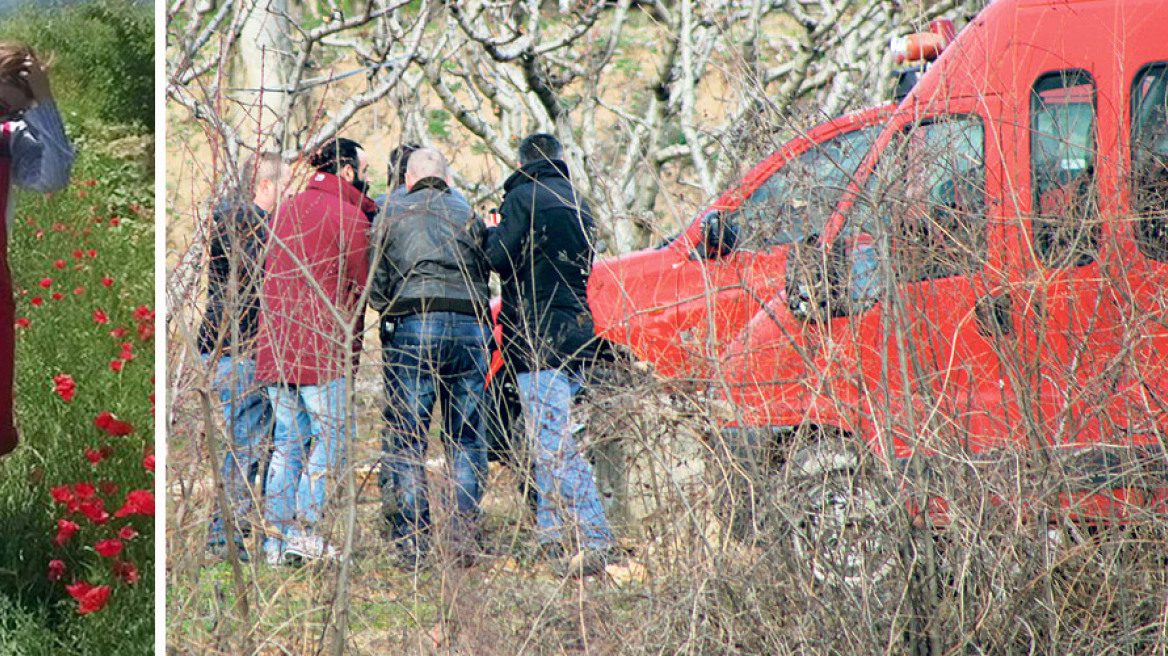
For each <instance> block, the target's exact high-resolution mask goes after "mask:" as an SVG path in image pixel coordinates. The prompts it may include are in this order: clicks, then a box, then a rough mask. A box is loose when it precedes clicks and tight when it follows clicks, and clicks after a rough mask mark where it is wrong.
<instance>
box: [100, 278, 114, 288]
mask: <svg viewBox="0 0 1168 656" xmlns="http://www.w3.org/2000/svg"><path fill="white" fill-rule="evenodd" d="M101 284H102V286H103V287H113V286H114V279H113V278H110V277H109V276H106V277H105V278H102V279H101Z"/></svg>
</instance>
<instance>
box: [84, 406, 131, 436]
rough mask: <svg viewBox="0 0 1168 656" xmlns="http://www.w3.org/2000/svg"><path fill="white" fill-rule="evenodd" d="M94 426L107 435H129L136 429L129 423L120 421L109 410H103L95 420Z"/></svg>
mask: <svg viewBox="0 0 1168 656" xmlns="http://www.w3.org/2000/svg"><path fill="white" fill-rule="evenodd" d="M93 425H94V426H97V427H98V428H99V429H100V430H102V431H103V432H105V433H106V434H107V435H114V436H119V435H129V434H130V433H132V432H134V427H133V426H132V425H130V424H129V423H128V422H124V421H121V420H119V419H118V418H117V415H115V414H114V413H112V412H110V411H109V410H102V411H101V413H100V414H98V415H97V418H96V419H94V420H93Z"/></svg>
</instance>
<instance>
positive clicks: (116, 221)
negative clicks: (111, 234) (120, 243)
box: [109, 216, 122, 228]
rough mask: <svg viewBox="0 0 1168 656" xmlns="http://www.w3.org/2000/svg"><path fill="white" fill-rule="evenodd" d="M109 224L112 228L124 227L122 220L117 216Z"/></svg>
mask: <svg viewBox="0 0 1168 656" xmlns="http://www.w3.org/2000/svg"><path fill="white" fill-rule="evenodd" d="M109 224H110V227H111V228H116V227H118V226H120V225H122V220H121V219H119V218H118V217H116V216H113V217H110V220H109Z"/></svg>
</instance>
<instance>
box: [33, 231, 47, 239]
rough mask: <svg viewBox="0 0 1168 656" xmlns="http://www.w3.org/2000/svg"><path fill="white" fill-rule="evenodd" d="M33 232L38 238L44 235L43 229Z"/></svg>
mask: <svg viewBox="0 0 1168 656" xmlns="http://www.w3.org/2000/svg"><path fill="white" fill-rule="evenodd" d="M35 234H36V238H37V239H40V238H41V237H44V236H45V231H44V230H37V231H36V233H35Z"/></svg>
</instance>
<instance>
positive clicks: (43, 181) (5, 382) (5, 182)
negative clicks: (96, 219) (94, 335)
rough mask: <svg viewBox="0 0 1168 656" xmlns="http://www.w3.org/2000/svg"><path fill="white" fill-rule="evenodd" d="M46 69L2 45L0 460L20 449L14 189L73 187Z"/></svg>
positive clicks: (25, 52)
mask: <svg viewBox="0 0 1168 656" xmlns="http://www.w3.org/2000/svg"><path fill="white" fill-rule="evenodd" d="M45 68H46V67H45V66H44V65H43V64H41V62H40V61H38V60H37V58H36V55H35V54H34V53H33V51H32V49H31V48H29V47H28V46H26V45H24V44H23V43H19V42H15V41H0V123H2V124H3V125H2V126H0V211H3V212H4V220H3V221H0V454H5V453H9V452H11V451H12V450H13V449H15V448H16V438H17V432H16V425H15V423H14V421H13V417H12V379H13V370H14V357H15V350H16V336H15V326H14V322H15V320H16V307H15V305H16V304H15V301H14V300H13V298H12V274H11V272H10V271H9V270H8V235H9V233H10V231H11V230H12V226H13V222H14V220H15V207H14V203H13V196H14V194H13V193H12V184H13V183H15V184H17V185H19V186H21V187H24V188H26V189H34V190H36V191H40V192H48V191H56V190H58V189H61V188H62V187H64V186H65V185H67V184H69V172H70V170H71V169H72V167H73V148H72V147H71V146H70V145H69V141H68V139H66V138H65V127H64V125H62V123H61V115H60V114H59V113H58V112H57V106H56V104H55V103H54V102H53V94H52V92H51V91H50V90H49V77H48V74H47V73H46V70H45Z"/></svg>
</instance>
